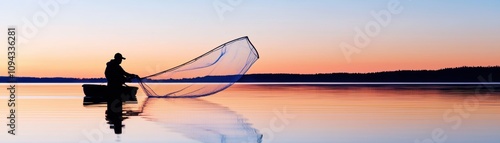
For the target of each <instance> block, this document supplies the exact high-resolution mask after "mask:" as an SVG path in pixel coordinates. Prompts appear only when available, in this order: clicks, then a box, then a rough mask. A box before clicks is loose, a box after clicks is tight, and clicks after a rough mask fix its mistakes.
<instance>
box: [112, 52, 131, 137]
mask: <svg viewBox="0 0 500 143" xmlns="http://www.w3.org/2000/svg"><path fill="white" fill-rule="evenodd" d="M124 59H125V57H123V56H122V54H120V53H116V54H115V57H114V59H111V60H110V61H109V62H108V63H106V71H105V72H104V74H105V75H106V79H107V81H108V90H109V95H107V110H106V114H107V117H108V119H109V120H110V122H112V123H113V124H115V125H117V124H118V125H119V126H118V127H117V126H115V133H116V132H117V129H118V128H119V130H120V131H119V133H121V120H122V119H121V118H122V111H123V109H122V102H123V101H122V98H123V97H122V95H123V91H124V87H123V84H125V82H127V81H130V80H131V79H132V78H138V76H137V75H135V74H130V73H128V72H125V70H123V68H122V67H121V66H120V64H121V63H122V60H124Z"/></svg>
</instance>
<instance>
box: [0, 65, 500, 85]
mask: <svg viewBox="0 0 500 143" xmlns="http://www.w3.org/2000/svg"><path fill="white" fill-rule="evenodd" d="M490 76H491V80H490V79H489V78H490ZM239 77H241V78H240V80H239V81H238V82H481V81H480V79H479V77H483V78H484V79H485V80H487V81H493V82H500V66H493V67H457V68H445V69H440V70H399V71H384V72H373V73H322V74H248V75H228V76H207V77H198V78H191V79H164V80H148V81H149V82H228V81H234V79H235V78H236V79H237V78H239ZM8 80H9V78H8V77H0V81H1V82H2V83H5V82H8ZM16 82H20V83H82V82H84V83H103V82H106V79H105V78H65V77H50V78H47V77H44V78H40V77H18V78H16ZM136 82H137V81H136Z"/></svg>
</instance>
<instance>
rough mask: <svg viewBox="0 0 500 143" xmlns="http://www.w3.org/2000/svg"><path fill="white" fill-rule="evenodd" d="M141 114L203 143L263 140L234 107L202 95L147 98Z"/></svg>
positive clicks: (256, 141)
mask: <svg viewBox="0 0 500 143" xmlns="http://www.w3.org/2000/svg"><path fill="white" fill-rule="evenodd" d="M143 109H144V110H143V113H142V114H141V116H143V117H144V118H146V119H148V120H150V121H153V122H156V123H158V124H159V125H161V126H162V127H165V128H167V129H169V130H171V131H174V132H177V133H180V134H182V135H184V136H186V137H188V138H190V139H194V140H196V141H199V142H203V143H219V142H220V143H261V142H262V138H263V135H262V134H261V133H260V132H259V131H258V130H257V129H255V128H253V127H252V125H251V124H250V123H248V122H247V119H246V118H244V117H243V116H241V115H239V114H237V113H236V112H234V111H232V110H231V109H229V108H227V107H224V106H221V105H219V104H215V103H211V102H208V101H205V100H200V99H157V98H150V99H147V104H145V106H144V108H143Z"/></svg>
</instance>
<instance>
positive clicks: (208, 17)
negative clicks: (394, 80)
mask: <svg viewBox="0 0 500 143" xmlns="http://www.w3.org/2000/svg"><path fill="white" fill-rule="evenodd" d="M60 2H63V1H55V0H42V1H13V0H9V1H7V0H2V4H1V5H0V12H1V13H2V16H1V17H0V25H1V27H3V28H4V29H7V26H10V25H15V26H17V28H18V29H19V30H20V31H19V33H20V34H19V36H21V37H20V38H24V39H23V40H24V41H20V42H22V43H20V44H19V46H18V51H17V52H18V56H17V66H18V67H17V68H18V69H17V72H18V74H17V75H18V76H42V77H53V76H59V77H103V76H104V68H105V63H106V62H107V61H109V59H111V58H112V57H113V55H114V53H116V52H120V53H122V54H123V55H124V56H125V57H126V58H127V60H125V61H124V62H123V64H122V66H123V67H124V68H125V70H127V71H128V72H131V73H137V74H138V75H149V74H152V73H154V72H155V71H160V70H164V69H167V68H170V67H173V66H176V65H178V64H181V63H183V62H186V61H188V60H190V59H192V58H194V57H197V56H199V55H200V54H203V53H205V52H206V51H208V50H210V49H212V48H215V47H216V46H218V45H220V44H222V43H225V42H227V41H229V40H232V39H235V38H238V37H241V36H249V38H250V40H251V41H252V42H253V44H254V45H255V47H256V48H257V50H258V51H259V54H260V59H259V60H258V61H257V62H256V63H255V64H254V66H253V67H252V68H251V69H250V71H249V73H328V72H374V71H387V70H399V69H439V68H445V67H457V66H492V65H500V64H499V63H500V58H499V53H500V42H499V40H500V28H499V25H500V18H499V15H500V8H499V7H500V1H498V0H483V1H473V0H469V1H465V0H462V1H456V0H439V1H437V0H413V1H412V0H401V1H395V0H393V1H391V0H308V1H306V0H274V1H269V0H204V1H201V0H168V1H159V0H157V1H153V0H150V1H147V0H144V1H142V0H141V1H138V0H136V1H132V0H112V1H97V0H73V1H68V2H63V3H60ZM398 2H399V5H397V3H398ZM45 3H48V4H45ZM54 4H57V5H54ZM46 5H48V7H49V8H48V9H49V11H48V12H47V10H46V9H47V8H46V7H47V6H46ZM214 5H215V6H214ZM388 5H389V6H398V8H399V10H400V13H397V14H395V13H392V14H391V20H390V22H388V23H387V25H386V26H381V27H380V29H379V30H380V31H379V32H378V33H377V34H376V35H375V36H373V37H369V40H370V41H371V42H370V43H369V44H367V45H366V47H364V48H361V49H359V53H354V54H352V55H351V56H350V57H349V59H346V57H345V55H344V54H343V50H342V48H341V46H339V45H340V43H342V42H344V43H347V44H350V45H354V43H355V41H354V39H355V38H356V37H357V32H356V30H355V29H357V28H359V29H361V31H364V30H365V27H366V26H367V25H370V24H373V23H374V22H375V23H376V22H377V20H376V19H377V18H375V17H374V16H372V14H371V13H372V12H376V13H379V12H381V11H388V10H390V8H388ZM50 10H51V11H50ZM43 16H46V17H43ZM34 18H35V19H34ZM30 22H31V23H34V24H33V25H35V27H36V28H35V29H36V32H33V31H31V32H30V31H29V30H26V29H27V28H26V23H30ZM23 30H24V31H23ZM371 30H373V29H371ZM0 31H6V30H0ZM6 36H7V33H6V32H3V33H0V38H1V40H0V42H2V43H7V42H6V39H7V38H6ZM23 36H24V37H23ZM3 45H4V46H5V48H6V47H7V44H3ZM5 48H3V49H5ZM3 51H4V52H5V53H4V54H1V55H4V56H2V57H3V58H4V59H5V55H6V50H3ZM6 63H7V61H6V60H2V62H0V67H3V68H2V69H5V71H3V72H1V73H2V74H0V76H5V75H6V73H7V71H6V67H7V64H6Z"/></svg>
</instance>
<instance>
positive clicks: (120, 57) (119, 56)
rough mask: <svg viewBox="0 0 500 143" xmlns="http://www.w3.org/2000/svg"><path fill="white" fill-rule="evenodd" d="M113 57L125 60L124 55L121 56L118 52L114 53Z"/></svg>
mask: <svg viewBox="0 0 500 143" xmlns="http://www.w3.org/2000/svg"><path fill="white" fill-rule="evenodd" d="M115 59H124V60H125V57H123V56H122V54H120V53H116V54H115Z"/></svg>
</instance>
